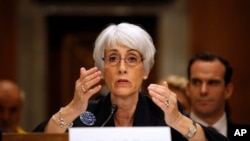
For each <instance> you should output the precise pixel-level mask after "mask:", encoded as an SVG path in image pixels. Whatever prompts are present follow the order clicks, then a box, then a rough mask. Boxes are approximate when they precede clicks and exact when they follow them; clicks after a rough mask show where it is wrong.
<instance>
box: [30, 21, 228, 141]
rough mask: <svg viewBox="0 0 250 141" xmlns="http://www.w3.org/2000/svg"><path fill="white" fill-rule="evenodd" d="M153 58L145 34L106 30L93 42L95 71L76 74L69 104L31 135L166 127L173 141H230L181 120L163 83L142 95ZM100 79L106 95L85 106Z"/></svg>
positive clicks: (123, 26) (125, 27)
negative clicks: (74, 129)
mask: <svg viewBox="0 0 250 141" xmlns="http://www.w3.org/2000/svg"><path fill="white" fill-rule="evenodd" d="M154 55H155V47H154V44H153V41H152V38H151V36H150V35H149V34H148V33H147V32H146V31H145V30H144V29H142V28H141V27H139V26H137V25H134V24H129V23H120V24H118V25H115V24H111V25H109V26H108V27H107V28H105V29H104V30H103V31H102V32H101V33H100V34H99V36H98V37H97V39H96V42H95V47H94V53H93V57H94V60H95V65H96V67H93V68H90V69H85V68H84V67H82V68H81V69H80V76H79V78H78V80H76V82H75V92H74V96H73V99H72V100H71V102H70V103H68V104H67V105H66V106H65V107H62V108H61V109H60V110H59V111H58V112H57V113H55V114H54V115H53V116H52V117H51V118H50V119H48V120H45V121H43V122H42V123H41V124H39V125H38V126H37V128H36V129H35V130H34V131H36V132H45V133H64V132H67V129H68V128H70V127H72V126H73V127H93V126H94V127H103V126H105V127H107V126H108V127H119V126H126V127H132V126H140V127H141V126H144V127H146V126H159V127H160V126H168V127H170V129H171V137H172V141H186V140H190V141H207V140H209V141H218V140H219V141H224V140H228V139H227V138H226V137H224V136H223V135H220V134H219V133H217V132H215V131H213V130H209V128H206V127H203V126H201V125H200V124H198V123H195V122H194V121H193V120H191V119H190V118H188V117H187V116H185V115H183V113H182V112H183V111H180V110H179V109H178V108H179V107H178V104H177V98H176V94H175V93H174V92H172V91H171V90H169V88H168V85H167V82H166V81H164V82H163V83H162V84H161V85H159V84H150V85H149V86H148V93H149V95H150V97H149V96H148V95H146V94H142V93H141V87H142V83H143V80H145V79H147V77H148V75H149V73H150V70H151V68H152V67H153V64H154V57H155V56H154ZM101 79H104V81H105V83H106V85H107V87H108V89H109V93H108V95H106V96H105V97H104V98H102V99H99V100H96V101H89V99H90V97H91V96H93V95H94V94H96V93H97V92H98V91H100V90H101V88H102V85H101V84H100V81H101ZM110 115H111V116H112V117H111V118H109V117H110ZM153 134H155V136H157V133H153Z"/></svg>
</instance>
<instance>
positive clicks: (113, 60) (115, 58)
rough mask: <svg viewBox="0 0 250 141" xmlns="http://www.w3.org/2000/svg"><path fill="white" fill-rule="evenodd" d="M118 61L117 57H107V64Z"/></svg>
mask: <svg viewBox="0 0 250 141" xmlns="http://www.w3.org/2000/svg"><path fill="white" fill-rule="evenodd" d="M117 60H118V57H117V56H109V62H116V61H117Z"/></svg>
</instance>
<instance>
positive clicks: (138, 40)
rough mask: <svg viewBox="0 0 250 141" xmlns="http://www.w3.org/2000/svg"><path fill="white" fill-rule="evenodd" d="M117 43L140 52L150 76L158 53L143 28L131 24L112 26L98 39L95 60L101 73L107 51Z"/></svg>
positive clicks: (94, 54) (95, 47)
mask: <svg viewBox="0 0 250 141" xmlns="http://www.w3.org/2000/svg"><path fill="white" fill-rule="evenodd" d="M117 43H119V44H122V45H124V46H126V47H128V48H131V49H134V50H136V51H138V52H139V53H140V54H141V55H142V58H143V64H144V70H145V72H146V73H147V74H149V72H150V70H151V68H152V67H153V65H154V55H155V52H156V51H155V46H154V44H153V40H152V37H151V36H150V35H149V34H148V33H147V32H146V31H145V30H144V29H143V28H142V27H140V26H138V25H135V24H130V23H120V24H117V25H115V24H110V25H109V26H108V27H107V28H105V29H104V30H103V31H102V32H101V33H100V34H99V36H98V37H97V39H96V41H95V46H94V52H93V58H94V60H95V65H96V66H97V67H98V68H99V69H100V70H101V71H103V68H104V62H103V57H104V52H105V49H106V48H107V47H109V46H112V45H115V44H117Z"/></svg>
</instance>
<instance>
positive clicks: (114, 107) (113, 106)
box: [101, 104, 118, 127]
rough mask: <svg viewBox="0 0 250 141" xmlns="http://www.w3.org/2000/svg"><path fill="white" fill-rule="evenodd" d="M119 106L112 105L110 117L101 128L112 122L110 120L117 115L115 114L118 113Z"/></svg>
mask: <svg viewBox="0 0 250 141" xmlns="http://www.w3.org/2000/svg"><path fill="white" fill-rule="evenodd" d="M117 108H118V107H117V105H115V104H112V106H111V112H110V114H109V117H108V118H107V119H106V120H105V122H104V123H103V124H102V126H101V127H104V126H105V125H106V124H107V123H108V121H109V120H110V118H111V117H112V116H113V115H114V114H115V112H116V111H117Z"/></svg>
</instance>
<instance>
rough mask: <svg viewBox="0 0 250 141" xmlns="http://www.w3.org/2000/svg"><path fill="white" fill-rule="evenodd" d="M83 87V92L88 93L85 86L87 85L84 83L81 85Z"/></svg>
mask: <svg viewBox="0 0 250 141" xmlns="http://www.w3.org/2000/svg"><path fill="white" fill-rule="evenodd" d="M81 88H82V92H83V93H86V92H87V89H86V88H85V86H84V85H82V87H81Z"/></svg>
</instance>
